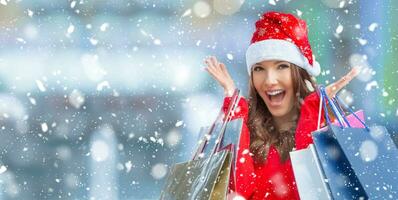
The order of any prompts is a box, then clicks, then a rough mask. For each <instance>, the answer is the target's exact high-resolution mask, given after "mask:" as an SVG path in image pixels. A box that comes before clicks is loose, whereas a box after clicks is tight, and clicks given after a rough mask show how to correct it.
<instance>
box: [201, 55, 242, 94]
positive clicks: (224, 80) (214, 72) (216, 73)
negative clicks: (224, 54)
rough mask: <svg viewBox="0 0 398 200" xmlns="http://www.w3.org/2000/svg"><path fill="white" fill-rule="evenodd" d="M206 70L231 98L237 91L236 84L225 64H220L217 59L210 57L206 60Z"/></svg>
mask: <svg viewBox="0 0 398 200" xmlns="http://www.w3.org/2000/svg"><path fill="white" fill-rule="evenodd" d="M205 64H206V65H207V67H205V70H206V71H207V72H208V73H209V74H210V75H211V76H212V77H213V78H214V79H215V80H216V81H217V82H218V83H219V84H220V85H221V87H223V88H224V94H225V95H226V96H231V95H232V94H233V92H234V91H235V83H234V80H232V78H231V76H230V75H229V73H228V70H227V68H226V67H225V65H224V63H220V62H218V60H217V58H216V57H214V56H210V57H209V58H207V59H205Z"/></svg>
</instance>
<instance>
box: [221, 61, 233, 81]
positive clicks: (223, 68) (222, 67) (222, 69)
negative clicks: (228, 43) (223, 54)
mask: <svg viewBox="0 0 398 200" xmlns="http://www.w3.org/2000/svg"><path fill="white" fill-rule="evenodd" d="M220 68H221V71H222V72H223V74H224V75H225V76H227V77H229V78H230V77H231V76H230V75H229V72H228V70H227V67H226V66H225V65H224V63H220Z"/></svg>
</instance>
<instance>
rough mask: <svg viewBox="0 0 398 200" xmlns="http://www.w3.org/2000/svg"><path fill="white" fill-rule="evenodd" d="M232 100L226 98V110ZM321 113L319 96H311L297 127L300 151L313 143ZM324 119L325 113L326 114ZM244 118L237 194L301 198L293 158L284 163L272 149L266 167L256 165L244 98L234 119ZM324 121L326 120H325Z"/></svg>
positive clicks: (290, 199)
mask: <svg viewBox="0 0 398 200" xmlns="http://www.w3.org/2000/svg"><path fill="white" fill-rule="evenodd" d="M230 101H231V98H230V97H226V98H225V99H224V104H223V110H224V112H226V111H227V109H228V106H229V104H230ZM318 110H319V96H318V94H317V93H316V92H313V93H311V94H310V95H308V96H307V97H306V98H305V99H304V102H303V105H302V107H301V111H300V118H299V121H298V124H297V128H296V135H295V141H296V149H303V148H306V147H307V146H308V145H309V144H311V143H312V137H311V132H312V131H314V130H316V128H317V121H318ZM322 116H323V114H322ZM236 118H243V119H244V123H243V129H242V132H241V136H240V144H239V148H238V156H237V160H238V162H237V166H236V176H237V178H236V187H237V188H236V192H237V193H238V194H239V195H241V196H243V197H245V198H246V199H252V200H257V199H286V200H287V199H288V200H294V199H300V198H299V195H298V191H297V187H296V184H295V179H294V174H293V169H292V165H291V161H290V159H288V160H287V161H285V162H284V163H281V161H280V157H279V153H278V152H277V150H276V148H275V147H274V146H271V147H270V151H269V153H268V157H267V161H266V162H265V163H264V164H257V163H254V161H253V158H252V157H251V156H250V154H249V146H250V133H249V129H248V128H247V125H246V124H247V119H248V104H247V102H246V100H245V99H244V98H241V99H240V100H239V103H238V109H237V110H236V112H235V113H234V118H233V119H236ZM321 122H322V123H323V122H324V119H322V121H321Z"/></svg>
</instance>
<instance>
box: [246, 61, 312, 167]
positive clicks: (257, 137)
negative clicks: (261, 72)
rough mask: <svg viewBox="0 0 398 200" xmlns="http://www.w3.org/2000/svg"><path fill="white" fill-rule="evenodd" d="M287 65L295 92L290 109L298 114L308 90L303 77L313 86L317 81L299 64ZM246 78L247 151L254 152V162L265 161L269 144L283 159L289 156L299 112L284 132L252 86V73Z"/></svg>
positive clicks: (292, 146)
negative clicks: (278, 127)
mask: <svg viewBox="0 0 398 200" xmlns="http://www.w3.org/2000/svg"><path fill="white" fill-rule="evenodd" d="M290 68H291V76H292V81H293V94H296V100H295V101H294V102H295V103H294V105H293V109H296V111H297V113H298V116H300V108H301V104H302V101H303V99H304V98H305V97H306V96H308V95H309V94H310V93H311V91H310V89H309V88H308V86H307V84H306V83H305V80H307V81H309V83H311V86H312V87H313V88H316V84H315V82H314V80H313V79H312V77H311V76H310V75H309V74H308V72H307V71H305V70H304V69H302V68H301V67H298V66H296V65H294V64H290ZM252 75H253V74H252ZM249 82H250V83H249V119H248V122H247V123H248V127H249V130H250V141H251V142H250V152H251V153H253V154H254V156H253V157H254V160H255V162H256V163H265V162H266V159H267V155H268V152H269V149H270V146H271V145H274V146H275V147H276V149H277V151H278V153H279V155H280V157H281V161H282V162H285V161H286V160H287V159H288V158H289V152H290V151H291V150H292V149H293V148H294V146H295V140H294V136H295V131H296V126H297V121H298V116H296V117H294V118H293V119H292V121H294V127H292V128H291V129H290V130H287V131H283V132H280V131H279V130H277V129H276V128H275V127H276V125H275V123H274V121H273V118H272V115H271V113H270V111H269V110H268V108H267V106H266V104H265V102H264V100H263V99H262V98H261V96H260V95H259V94H258V92H257V91H256V89H255V88H254V85H253V76H250V81H249Z"/></svg>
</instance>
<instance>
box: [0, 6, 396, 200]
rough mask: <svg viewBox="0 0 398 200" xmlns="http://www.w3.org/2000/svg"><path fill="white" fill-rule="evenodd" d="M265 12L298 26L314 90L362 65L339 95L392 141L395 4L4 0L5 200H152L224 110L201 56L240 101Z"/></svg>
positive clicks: (0, 190)
mask: <svg viewBox="0 0 398 200" xmlns="http://www.w3.org/2000/svg"><path fill="white" fill-rule="evenodd" d="M270 10H277V11H285V12H292V13H294V14H295V15H298V16H300V17H302V18H303V19H305V20H306V21H307V23H308V27H309V37H310V41H311V43H312V47H313V50H314V54H315V56H316V59H317V60H318V61H319V62H320V63H321V67H322V73H321V76H320V77H319V78H317V81H318V83H321V84H328V83H331V82H333V81H335V80H337V79H338V78H339V77H341V76H342V75H343V74H345V73H346V72H348V71H349V70H350V68H351V67H354V66H362V67H363V71H362V73H361V74H360V75H359V77H358V78H357V79H355V80H354V81H352V82H351V84H350V85H349V86H348V87H346V88H345V90H343V91H342V92H341V93H340V97H342V98H343V99H344V101H345V102H346V103H347V104H349V105H352V106H353V108H354V109H359V108H362V109H364V110H365V115H366V117H367V121H368V124H369V125H371V126H372V125H383V126H385V127H386V128H387V129H388V130H389V132H390V134H392V136H393V137H395V138H397V134H396V132H397V130H398V123H397V122H398V109H397V108H398V102H397V96H398V81H397V80H396V77H398V71H397V70H398V68H397V67H396V65H397V61H398V50H397V47H398V41H397V36H398V26H396V21H395V20H396V19H397V17H398V2H397V1H394V0H376V1H359V0H319V1H314V0H279V1H278V0H269V1H268V0H267V1H265V0H261V1H257V0H256V1H248V0H246V1H245V0H186V1H182V0H175V1H174V0H146V1H144V0H115V1H105V0H62V1H61V0H34V1H33V0H0V200H3V199H4V200H5V199H32V200H33V199H93V200H94V199H120V200H122V199H157V198H158V197H159V194H160V191H161V188H162V186H163V183H164V181H165V178H166V177H167V173H168V170H169V168H170V167H171V165H172V164H173V163H175V162H182V161H186V160H188V159H190V157H191V154H192V151H193V150H194V149H195V147H196V145H197V138H198V132H199V128H200V127H201V126H205V125H209V124H210V123H211V122H212V121H213V120H214V118H215V116H216V115H217V113H218V110H219V109H220V106H221V104H222V100H223V93H222V89H221V88H220V87H219V86H218V85H217V83H216V82H214V81H213V80H212V79H211V78H210V76H209V75H207V74H206V72H205V71H204V70H203V67H204V63H203V59H204V58H205V57H206V56H208V55H215V56H217V57H218V58H219V59H220V60H221V61H222V62H224V63H226V65H227V67H228V68H229V71H230V72H231V74H232V76H233V78H234V79H235V80H236V83H237V86H238V87H239V88H240V89H241V90H242V92H243V94H244V95H246V94H247V82H248V80H247V74H246V67H245V61H244V54H245V50H246V47H247V46H248V44H249V42H250V38H251V34H252V31H253V28H254V22H255V21H256V20H257V19H258V17H259V16H260V15H261V14H262V13H263V12H264V11H270ZM361 148H362V147H361ZM360 153H361V156H362V154H363V155H364V156H363V157H364V159H366V158H368V157H369V155H371V156H370V157H371V158H374V157H376V156H378V155H377V149H376V150H374V147H373V146H372V145H370V146H369V145H368V144H364V145H363V148H362V150H361V152H360Z"/></svg>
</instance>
